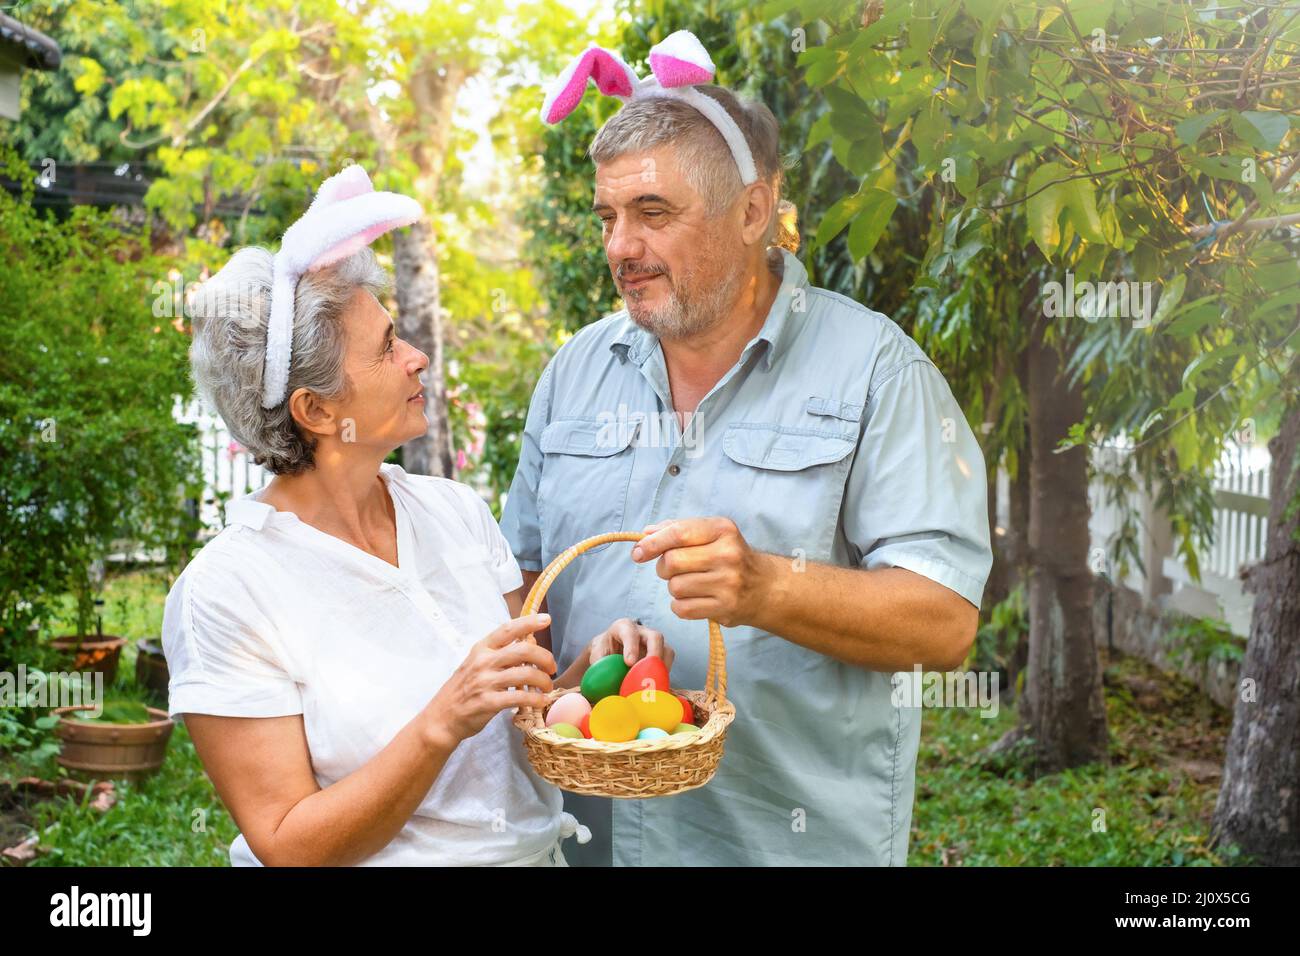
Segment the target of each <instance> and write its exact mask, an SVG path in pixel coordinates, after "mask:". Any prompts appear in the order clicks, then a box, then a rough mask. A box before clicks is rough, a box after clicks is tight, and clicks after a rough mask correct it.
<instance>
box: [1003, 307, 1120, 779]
mask: <svg viewBox="0 0 1300 956" xmlns="http://www.w3.org/2000/svg"><path fill="white" fill-rule="evenodd" d="M1042 333H1043V329H1042V328H1041V327H1040V328H1039V329H1038V330H1037V334H1035V335H1033V337H1032V338H1031V340H1030V343H1029V346H1028V348H1029V355H1028V377H1029V395H1028V405H1029V446H1030V462H1029V481H1030V500H1029V556H1030V565H1031V568H1030V573H1029V602H1028V606H1029V662H1028V667H1027V671H1026V674H1025V693H1024V699H1023V701H1022V705H1021V722H1022V728H1023V730H1024V732H1025V733H1027V734H1028V735H1029V736H1030V737H1031V738H1033V741H1034V755H1035V758H1036V762H1037V766H1038V769H1039V770H1040V771H1044V772H1053V771H1056V770H1062V769H1065V768H1067V767H1075V766H1079V765H1081V764H1086V763H1093V762H1096V761H1103V762H1104V761H1105V760H1106V711H1105V706H1104V701H1103V699H1102V692H1101V667H1100V663H1099V661H1098V658H1097V648H1096V646H1095V644H1094V643H1093V635H1092V576H1091V573H1090V572H1089V570H1088V544H1089V536H1088V515H1089V507H1088V458H1087V454H1088V453H1087V448H1086V446H1083V445H1079V446H1076V447H1074V448H1071V449H1070V450H1069V451H1067V452H1063V453H1060V454H1057V453H1056V446H1057V443H1058V442H1059V441H1060V440H1061V439H1062V438H1064V437H1065V436H1066V434H1067V432H1068V431H1069V428H1070V426H1071V425H1073V424H1075V423H1076V422H1079V421H1082V420H1083V417H1084V407H1083V393H1082V389H1081V388H1079V387H1078V386H1075V387H1070V386H1068V385H1067V384H1066V382H1065V380H1064V377H1063V370H1062V366H1061V361H1060V357H1059V356H1058V354H1057V352H1056V349H1055V348H1054V347H1053V346H1052V345H1049V344H1048V343H1046V342H1044V341H1043V334H1042Z"/></svg>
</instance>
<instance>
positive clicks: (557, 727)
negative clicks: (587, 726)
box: [550, 724, 582, 740]
mask: <svg viewBox="0 0 1300 956" xmlns="http://www.w3.org/2000/svg"><path fill="white" fill-rule="evenodd" d="M550 729H551V730H553V731H555V732H556V733H557V734H559V735H560V736H561V737H575V738H577V739H578V740H581V739H582V731H581V730H579V729H578V728H577V727H575V726H573V724H551V726H550Z"/></svg>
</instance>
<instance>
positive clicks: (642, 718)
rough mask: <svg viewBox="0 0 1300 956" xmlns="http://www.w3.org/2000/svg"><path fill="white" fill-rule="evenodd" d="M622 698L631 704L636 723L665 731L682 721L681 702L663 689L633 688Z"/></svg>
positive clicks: (642, 726)
mask: <svg viewBox="0 0 1300 956" xmlns="http://www.w3.org/2000/svg"><path fill="white" fill-rule="evenodd" d="M623 700H625V701H627V702H628V703H630V704H631V705H632V708H633V710H635V712H636V717H637V722H638V725H639V726H640V727H641V728H642V729H644V728H646V727H658V728H659V729H660V730H662V731H664V732H667V731H669V730H671V729H672V728H674V727H676V726H677V725H678V724H680V723H681V722H682V702H681V701H680V700H678V699H677V698H676V697H674V696H673V695H672V694H670V693H668V692H667V691H664V690H634V691H632V693H630V694H628V695H627V696H626V697H624V698H623Z"/></svg>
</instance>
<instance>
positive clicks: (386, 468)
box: [226, 461, 406, 531]
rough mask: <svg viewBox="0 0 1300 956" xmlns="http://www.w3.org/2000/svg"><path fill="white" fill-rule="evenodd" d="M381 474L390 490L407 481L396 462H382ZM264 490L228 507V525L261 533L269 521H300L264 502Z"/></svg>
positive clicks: (258, 490) (235, 501) (292, 514)
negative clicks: (395, 484)
mask: <svg viewBox="0 0 1300 956" xmlns="http://www.w3.org/2000/svg"><path fill="white" fill-rule="evenodd" d="M379 473H380V474H381V475H383V476H384V477H385V480H387V482H388V485H389V488H390V489H391V488H392V486H393V484H394V483H395V482H396V483H399V484H400V483H402V482H404V481H405V480H406V470H405V469H404V468H402V466H401V465H399V464H397V463H396V462H389V461H386V462H382V463H380V465H379ZM263 490H264V489H263V488H259V489H257V491H255V492H253V493H252V494H250V495H245V496H244V497H243V498H236V499H235V500H234V501H231V502H230V503H228V504H227V505H226V525H227V527H229V526H230V525H243V526H244V527H247V528H251V529H252V530H254V531H261V530H262V528H263V527H265V525H266V523H267V522H268V521H271V522H276V521H280V522H285V521H298V520H299V518H298V516H297V515H296V514H294V513H293V512H292V511H278V510H276V509H275V508H274V507H272V506H271V505H269V504H267V503H266V502H265V501H262V500H261V499H260V498H259V497H258V496H259V495H261V494H262V491H263Z"/></svg>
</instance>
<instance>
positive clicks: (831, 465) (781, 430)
mask: <svg viewBox="0 0 1300 956" xmlns="http://www.w3.org/2000/svg"><path fill="white" fill-rule="evenodd" d="M856 438H857V432H856V430H854V429H853V428H852V427H851V426H846V427H844V428H834V427H831V428H803V427H798V426H793V425H781V424H777V423H768V422H733V423H731V424H730V425H728V426H727V430H726V432H725V433H724V434H723V438H722V451H723V458H722V461H721V462H720V464H719V466H718V472H717V478H716V482H717V484H716V485H715V487H714V490H713V495H712V497H713V500H714V501H716V502H718V503H719V506H720V507H719V510H720V512H721V513H722V514H725V515H727V516H728V517H730V518H731V519H732V520H733V521H735V522H736V526H737V527H738V528H739V529H740V532H741V534H743V535H744V536H745V540H746V541H748V542H749V543H750V544H751V545H752V546H753V547H756V548H759V549H760V550H763V551H771V552H773V553H775V554H787V555H793V556H796V557H798V556H802V557H806V558H809V559H813V560H826V559H827V558H828V557H829V556H830V549H831V543H832V540H833V537H834V533H835V528H836V525H837V524H838V522H839V513H840V507H841V505H842V504H843V503H844V501H843V499H844V483H845V480H846V479H847V477H848V472H849V467H850V465H851V464H852V462H853V456H852V455H851V454H850V453H851V452H852V451H853V450H854V448H856V447H857V441H856ZM850 506H851V505H850Z"/></svg>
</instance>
